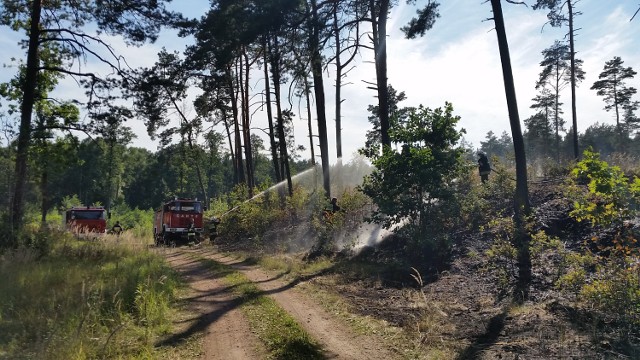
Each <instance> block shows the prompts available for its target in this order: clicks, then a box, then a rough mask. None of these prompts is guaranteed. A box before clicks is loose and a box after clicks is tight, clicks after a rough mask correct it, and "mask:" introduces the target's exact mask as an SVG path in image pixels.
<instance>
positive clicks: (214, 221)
mask: <svg viewBox="0 0 640 360" xmlns="http://www.w3.org/2000/svg"><path fill="white" fill-rule="evenodd" d="M218 224H220V219H218V218H217V217H215V216H214V217H212V218H211V220H210V221H209V241H211V242H213V239H215V238H216V236H218Z"/></svg>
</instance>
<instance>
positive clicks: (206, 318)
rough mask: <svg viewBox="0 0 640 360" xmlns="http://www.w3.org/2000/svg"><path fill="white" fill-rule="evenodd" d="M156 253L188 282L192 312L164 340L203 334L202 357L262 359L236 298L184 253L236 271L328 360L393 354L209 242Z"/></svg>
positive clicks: (289, 284)
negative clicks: (291, 319) (176, 329)
mask: <svg viewBox="0 0 640 360" xmlns="http://www.w3.org/2000/svg"><path fill="white" fill-rule="evenodd" d="M162 251H164V252H165V254H166V257H167V259H168V260H169V262H170V264H171V265H172V266H173V267H175V268H176V269H177V270H178V271H179V272H180V273H181V274H182V276H184V277H185V279H186V280H187V282H188V283H189V286H190V288H191V289H192V294H191V296H190V297H188V298H186V299H185V301H186V302H187V304H189V305H188V307H189V309H190V311H191V312H192V313H193V314H194V318H193V319H191V320H190V321H189V323H188V324H185V325H186V326H181V328H182V330H181V331H180V332H179V333H177V334H175V335H173V336H172V338H171V339H168V340H167V341H166V342H172V341H179V339H180V338H182V337H185V336H189V335H190V334H193V333H194V332H204V334H205V335H204V338H203V343H204V344H205V348H204V350H205V351H204V354H203V356H202V358H203V359H262V358H265V356H266V355H265V353H264V350H263V347H262V346H261V345H260V341H259V340H258V339H257V338H256V337H255V335H254V334H253V333H252V332H251V329H250V328H249V326H248V323H247V320H246V319H245V318H244V316H243V315H242V312H241V311H240V310H239V309H238V306H239V305H240V304H241V302H240V300H239V299H238V298H236V297H234V295H233V294H232V293H231V292H230V290H229V289H227V288H225V286H224V285H223V284H222V283H221V281H220V280H219V279H215V278H213V277H212V276H211V275H210V272H209V271H208V270H207V268H206V267H205V266H203V265H202V264H201V263H200V262H199V261H197V260H191V259H190V256H189V255H190V254H197V255H198V256H199V257H205V258H208V259H212V260H215V261H217V262H219V263H222V264H225V265H228V266H230V267H232V268H233V269H235V270H237V271H240V272H242V273H243V274H244V275H245V276H246V277H247V278H248V279H250V280H251V281H252V282H254V284H255V285H256V286H257V287H258V288H259V289H260V290H262V291H263V293H264V294H266V295H268V296H270V297H271V298H272V299H274V300H275V301H276V302H277V303H278V305H279V306H280V307H282V308H283V309H284V310H285V311H287V313H289V314H290V315H291V316H292V317H293V318H294V319H295V320H296V321H297V322H298V324H300V325H301V326H302V327H303V328H304V329H305V331H307V333H309V334H310V336H311V337H312V338H313V339H315V340H316V341H317V342H318V343H319V344H320V346H321V347H322V349H323V351H324V353H325V356H326V358H328V359H352V360H372V359H394V358H399V356H398V354H395V353H394V352H393V351H392V350H389V349H388V348H386V347H385V346H384V345H383V343H382V342H381V340H380V339H379V338H377V337H376V336H375V335H363V334H356V333H354V331H353V330H352V329H350V328H349V327H348V326H347V325H346V324H344V323H343V321H342V320H340V319H337V318H335V317H334V316H333V315H332V314H330V313H328V312H327V311H326V310H324V308H323V307H322V306H320V305H319V304H317V303H316V302H315V301H314V300H312V298H311V297H309V296H307V294H305V293H304V292H302V291H300V290H299V289H298V288H297V285H298V284H299V281H285V280H283V279H282V278H281V276H280V275H278V274H272V273H269V272H267V271H265V270H263V269H261V268H259V267H258V266H255V265H251V264H248V263H245V262H239V261H238V260H236V259H233V258H230V257H225V256H224V255H222V254H220V253H218V252H216V251H215V250H214V249H213V248H212V247H210V246H201V247H197V248H189V247H181V248H175V249H166V250H162Z"/></svg>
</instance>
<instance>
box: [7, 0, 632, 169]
mask: <svg viewBox="0 0 640 360" xmlns="http://www.w3.org/2000/svg"><path fill="white" fill-rule="evenodd" d="M525 2H527V3H529V4H531V3H532V1H529V0H526V1H525ZM417 3H418V5H419V4H421V3H424V1H417ZM440 3H441V5H440V15H441V16H440V18H439V19H438V20H437V21H436V23H435V25H434V27H433V29H432V30H430V31H428V32H427V33H426V35H425V36H424V37H422V38H418V39H413V40H407V39H404V36H403V34H402V32H401V31H400V30H399V29H400V27H402V26H403V25H405V24H406V22H407V21H408V20H409V19H410V18H411V17H412V16H413V15H414V13H415V9H416V7H415V6H411V5H406V4H405V2H404V1H403V0H400V1H399V4H398V6H396V7H395V8H393V9H392V10H391V13H390V19H389V23H388V32H389V37H388V39H387V55H388V69H389V70H388V78H389V84H391V85H392V86H393V87H394V88H395V89H396V90H398V91H404V92H405V93H406V95H407V100H406V101H405V102H403V103H402V104H403V105H404V106H417V105H419V104H422V105H424V106H426V107H430V108H437V107H441V106H444V104H445V102H450V103H452V104H453V108H454V114H455V115H458V116H460V117H461V121H460V122H459V127H460V128H464V129H465V131H466V134H465V135H464V138H465V140H466V141H468V142H470V143H471V144H473V146H475V147H479V146H480V142H481V141H483V140H485V138H486V135H487V132H489V131H493V132H494V133H495V134H497V135H498V136H499V135H500V134H501V133H502V132H503V131H507V132H508V133H510V127H509V119H508V112H507V104H506V98H505V93H504V83H503V78H502V71H501V63H500V57H499V53H498V45H497V37H496V32H495V31H494V24H493V21H491V20H489V19H490V18H491V16H492V13H491V5H490V4H489V3H488V2H486V1H484V0H442V1H440ZM208 4H209V1H208V0H174V1H173V3H172V4H171V8H172V9H173V10H177V11H181V12H183V13H184V14H185V15H186V16H188V17H196V18H199V17H200V16H202V15H204V14H205V12H206V10H207V8H208ZM638 6H640V4H639V1H637V0H581V1H579V2H578V3H577V5H576V8H577V10H578V11H580V12H581V13H582V14H581V15H579V16H577V17H576V20H575V27H576V28H577V29H578V32H577V36H576V44H575V47H576V52H577V55H576V56H577V58H579V59H582V60H583V62H584V63H583V70H584V71H585V72H586V75H585V80H584V81H583V82H582V83H581V84H580V85H579V87H578V88H577V102H576V105H577V119H578V130H579V131H580V132H584V130H585V129H586V128H587V127H588V126H590V125H592V124H594V123H596V122H598V123H601V124H602V123H606V124H614V123H615V119H614V115H613V114H612V113H609V112H606V111H605V110H604V109H603V108H604V102H603V101H602V98H601V97H598V96H597V95H596V92H595V91H594V90H590V87H591V85H592V84H593V83H594V82H595V81H596V80H598V75H599V74H600V73H601V72H602V70H603V67H604V64H605V62H606V61H609V60H611V59H612V58H613V57H614V56H620V57H621V58H622V60H623V61H624V66H630V67H632V68H634V69H635V70H636V71H637V70H639V69H640V17H639V18H636V19H634V20H633V21H630V19H631V17H632V16H633V14H634V12H635V11H636V10H637V9H638ZM503 12H504V17H505V24H506V32H507V38H508V41H509V48H510V53H511V62H512V68H513V75H514V80H515V86H516V95H517V99H518V109H519V114H520V120H521V123H522V128H523V129H524V119H526V118H528V117H530V116H532V115H533V114H534V110H532V109H530V105H531V103H532V102H531V99H532V98H533V97H534V96H535V95H536V94H537V92H538V91H537V90H536V89H535V83H536V81H537V79H538V77H539V73H540V71H541V70H542V68H541V67H540V65H539V64H540V61H541V60H542V54H541V52H542V51H543V50H544V49H546V48H548V47H549V46H551V45H552V44H553V43H554V41H555V40H564V39H565V35H566V33H567V31H568V30H567V28H553V27H551V26H549V25H548V24H547V18H546V14H547V11H544V10H533V9H532V8H531V7H530V6H528V7H527V6H523V5H514V4H508V3H507V2H505V1H503ZM20 36H21V34H16V33H14V32H12V31H11V30H10V29H8V28H7V27H0V48H1V49H3V51H2V52H0V63H2V64H9V63H10V62H11V60H10V59H11V58H12V57H17V58H24V56H25V55H24V53H25V51H24V50H22V49H20V48H19V47H18V46H17V41H18V40H19V39H20ZM107 41H108V42H109V43H110V44H111V45H112V46H113V47H114V48H115V49H116V51H117V52H121V53H122V54H124V55H125V57H126V59H127V62H128V63H129V65H130V66H132V67H137V66H147V67H149V66H152V65H153V63H154V62H155V60H156V58H157V53H158V52H159V51H160V49H161V48H162V47H166V48H167V49H168V50H170V51H173V50H177V51H182V50H183V49H184V48H185V46H187V45H188V44H190V43H191V42H192V39H189V38H187V39H182V38H179V37H177V36H176V34H175V32H173V31H169V30H164V31H163V32H162V33H161V34H160V37H159V39H158V41H157V42H156V43H154V44H150V45H145V46H143V47H140V48H128V47H126V45H125V44H124V43H123V42H122V41H121V40H120V39H119V38H117V37H113V38H108V39H107ZM84 66H86V67H87V68H91V67H92V66H93V65H92V64H91V63H89V64H85V65H84ZM13 71H14V70H12V69H10V68H4V69H2V72H1V73H0V81H2V82H4V81H7V80H9V78H11V76H13ZM334 72H335V67H334V66H331V65H330V66H328V67H327V71H326V72H325V92H326V98H327V100H329V103H327V117H328V121H329V123H328V127H329V134H328V136H329V148H330V159H331V162H334V161H335V156H336V155H335V115H334V114H335V110H334V106H333V103H332V99H333V97H334V96H333V94H334V87H333V83H334V81H335V74H334ZM253 81H254V83H259V81H260V79H259V78H258V77H257V76H254V79H253ZM365 81H367V82H375V72H374V66H373V54H372V52H370V51H366V50H365V51H364V52H363V53H362V54H361V55H360V56H359V58H358V59H357V63H356V65H355V66H354V68H353V69H351V71H350V72H349V74H348V78H347V79H346V80H345V82H348V85H346V86H345V87H344V88H343V98H344V102H343V109H342V112H343V119H342V139H343V154H344V156H345V158H347V159H346V160H348V159H349V158H351V157H352V156H353V155H354V154H355V153H356V152H357V150H358V149H359V148H361V147H362V146H363V145H364V141H365V133H366V131H367V130H368V129H370V124H369V123H368V121H367V117H368V115H369V114H368V112H367V111H366V109H367V106H368V105H370V104H375V103H376V101H377V99H376V97H375V93H374V91H373V90H370V89H367V84H366V83H365ZM627 85H629V86H633V87H635V88H640V76H637V77H636V78H634V79H631V80H630V81H628V82H627ZM194 91H196V90H195V89H194ZM56 94H58V95H60V96H61V97H68V98H73V97H79V98H82V91H81V90H80V89H78V87H77V84H76V83H75V82H74V81H72V80H67V81H64V82H63V83H61V85H60V86H59V87H58V89H57V90H56ZM635 100H640V96H638V95H636V97H635ZM561 102H563V103H564V106H563V109H564V119H565V121H567V123H570V122H571V107H570V102H571V94H570V89H569V87H567V88H566V89H564V90H563V92H562V93H561ZM402 104H401V105H402ZM0 110H1V108H0ZM255 110H256V112H255V113H254V115H253V120H252V127H254V128H265V127H266V111H261V110H260V109H255ZM292 110H293V111H294V113H295V114H297V116H296V118H295V119H294V128H295V138H296V144H301V145H304V146H305V147H307V148H308V147H309V146H308V143H309V141H308V133H307V122H306V120H307V119H306V110H305V109H304V107H303V104H302V103H300V104H299V103H297V102H294V104H293V107H292ZM313 120H314V121H315V117H314V119H313ZM314 124H315V123H314ZM127 125H128V126H130V127H131V128H132V129H133V131H134V133H136V135H137V139H135V140H134V142H133V144H132V145H134V146H139V147H145V148H147V149H149V150H152V151H155V150H156V149H157V145H158V144H157V143H156V142H154V141H152V140H151V139H150V138H149V136H148V135H147V134H146V129H145V127H144V125H143V124H142V121H141V120H132V121H131V122H129V123H128V124H127ZM567 127H568V126H567ZM220 130H221V129H220ZM255 133H256V134H259V135H261V134H262V132H260V131H256V132H255ZM314 133H315V134H317V128H314ZM316 144H317V142H316ZM316 153H317V152H316ZM301 155H302V158H308V157H309V156H310V155H309V151H308V150H307V151H306V152H303V153H302V154H301Z"/></svg>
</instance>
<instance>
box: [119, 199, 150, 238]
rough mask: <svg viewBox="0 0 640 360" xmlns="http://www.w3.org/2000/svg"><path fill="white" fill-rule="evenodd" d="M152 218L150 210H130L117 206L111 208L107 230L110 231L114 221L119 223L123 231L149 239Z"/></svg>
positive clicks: (124, 205)
mask: <svg viewBox="0 0 640 360" xmlns="http://www.w3.org/2000/svg"><path fill="white" fill-rule="evenodd" d="M153 216H154V211H153V210H152V209H148V210H140V209H138V208H135V209H130V208H129V207H128V206H127V205H126V204H119V205H117V206H115V207H113V208H112V210H111V219H109V222H108V224H107V228H109V229H110V228H111V226H113V224H115V223H116V221H120V225H121V226H122V228H123V229H124V231H131V232H133V235H134V236H135V237H138V238H145V239H151V238H152V236H153Z"/></svg>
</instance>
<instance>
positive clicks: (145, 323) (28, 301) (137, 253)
mask: <svg viewBox="0 0 640 360" xmlns="http://www.w3.org/2000/svg"><path fill="white" fill-rule="evenodd" d="M30 236H32V237H33V243H36V244H39V243H42V244H46V245H47V246H41V247H39V248H31V247H22V248H19V249H16V250H11V251H6V252H4V253H2V254H0V278H1V279H2V281H0V358H12V359H13V358H34V359H89V358H92V359H95V358H126V359H148V358H159V357H162V354H161V351H160V349H158V348H156V347H155V345H154V343H155V341H156V340H157V338H158V337H160V336H162V335H163V334H165V333H167V332H169V331H170V330H171V317H172V316H173V313H172V310H171V305H172V303H173V301H174V299H175V292H176V290H177V289H178V287H179V286H180V283H179V279H178V277H177V276H176V274H175V273H174V271H173V270H172V269H171V268H170V267H168V266H167V265H166V263H165V262H164V259H162V258H160V257H159V256H157V255H155V254H153V253H152V252H149V251H148V250H146V247H144V248H143V247H138V246H124V245H125V244H115V243H113V242H110V241H108V240H106V239H102V240H92V241H87V240H82V239H76V238H74V237H73V236H71V235H70V234H69V233H66V232H59V231H55V230H48V231H46V232H36V233H34V234H32V235H30ZM120 240H121V241H123V240H124V239H122V238H121V239H120ZM43 249H46V251H44V250H43Z"/></svg>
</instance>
